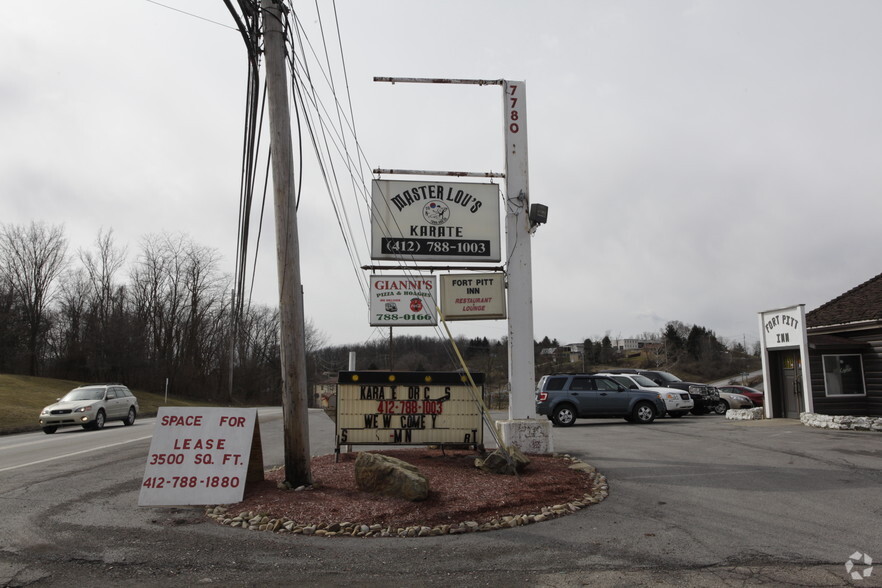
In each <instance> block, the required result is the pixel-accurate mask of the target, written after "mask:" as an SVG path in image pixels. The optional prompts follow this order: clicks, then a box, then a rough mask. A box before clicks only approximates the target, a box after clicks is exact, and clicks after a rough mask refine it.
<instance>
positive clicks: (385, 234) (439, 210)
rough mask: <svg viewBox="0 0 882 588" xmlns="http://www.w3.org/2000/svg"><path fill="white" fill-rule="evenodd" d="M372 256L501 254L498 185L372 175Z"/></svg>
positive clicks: (495, 257) (494, 257)
mask: <svg viewBox="0 0 882 588" xmlns="http://www.w3.org/2000/svg"><path fill="white" fill-rule="evenodd" d="M371 200H372V210H371V259H397V260H408V261H411V260H414V261H446V262H451V261H453V262H456V261H488V262H494V261H499V260H500V245H499V243H500V234H499V186H498V185H497V184H475V183H466V182H456V183H454V182H431V181H419V182H412V181H402V180H374V181H373V183H372V186H371Z"/></svg>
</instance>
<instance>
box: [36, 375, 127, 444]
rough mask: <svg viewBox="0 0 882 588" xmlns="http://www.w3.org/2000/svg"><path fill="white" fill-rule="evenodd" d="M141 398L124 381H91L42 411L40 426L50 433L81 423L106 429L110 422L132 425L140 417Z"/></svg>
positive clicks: (83, 425) (92, 427)
mask: <svg viewBox="0 0 882 588" xmlns="http://www.w3.org/2000/svg"><path fill="white" fill-rule="evenodd" d="M138 409H139V407H138V399H137V398H135V396H134V395H133V394H132V392H131V391H130V390H129V389H128V388H127V387H125V386H123V385H122V384H92V385H89V386H80V387H79V388H74V389H73V390H71V391H70V392H68V393H67V394H65V395H64V396H63V397H62V398H59V399H58V402H56V403H55V404H50V405H49V406H47V407H46V408H44V409H43V410H42V411H41V412H40V426H41V427H42V428H43V432H44V433H46V434H47V435H51V434H52V433H54V432H55V431H57V430H58V427H67V426H71V425H80V426H82V427H83V428H84V429H103V428H104V423H106V422H107V421H109V420H110V421H113V420H119V421H122V422H123V424H124V425H127V426H128V425H133V424H134V423H135V417H136V416H138Z"/></svg>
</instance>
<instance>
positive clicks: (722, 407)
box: [714, 400, 729, 414]
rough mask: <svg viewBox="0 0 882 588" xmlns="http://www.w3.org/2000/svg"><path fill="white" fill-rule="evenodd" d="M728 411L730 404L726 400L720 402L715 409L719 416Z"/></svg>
mask: <svg viewBox="0 0 882 588" xmlns="http://www.w3.org/2000/svg"><path fill="white" fill-rule="evenodd" d="M727 410H729V403H728V402H726V401H725V400H720V402H719V403H718V404H717V405H716V406H715V407H714V412H715V413H717V414H726V411H727Z"/></svg>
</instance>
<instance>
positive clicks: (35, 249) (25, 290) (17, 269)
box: [0, 222, 68, 375]
mask: <svg viewBox="0 0 882 588" xmlns="http://www.w3.org/2000/svg"><path fill="white" fill-rule="evenodd" d="M67 263H68V260H67V238H66V237H65V236H64V227H63V226H61V225H58V226H52V227H50V226H47V225H45V224H44V223H37V222H32V223H31V224H30V225H29V226H27V227H24V226H18V225H12V224H10V225H2V229H0V274H2V276H3V280H4V281H6V282H7V283H8V284H9V285H10V286H11V287H12V291H13V293H14V295H15V297H16V298H17V299H18V301H19V302H20V303H21V308H22V309H23V312H24V317H25V323H26V325H27V355H28V367H27V369H28V373H29V374H30V375H37V371H38V367H39V364H40V358H41V352H42V347H43V344H44V339H45V333H46V329H47V312H46V311H47V308H48V306H49V305H50V304H51V302H52V299H53V297H54V295H55V286H56V279H57V278H58V277H59V276H60V275H61V273H62V272H63V271H64V270H65V268H66V267H67Z"/></svg>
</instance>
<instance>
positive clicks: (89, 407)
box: [74, 405, 92, 412]
mask: <svg viewBox="0 0 882 588" xmlns="http://www.w3.org/2000/svg"><path fill="white" fill-rule="evenodd" d="M90 410H92V406H91V405H89V406H81V407H79V408H78V409H76V410H74V412H87V411H90Z"/></svg>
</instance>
